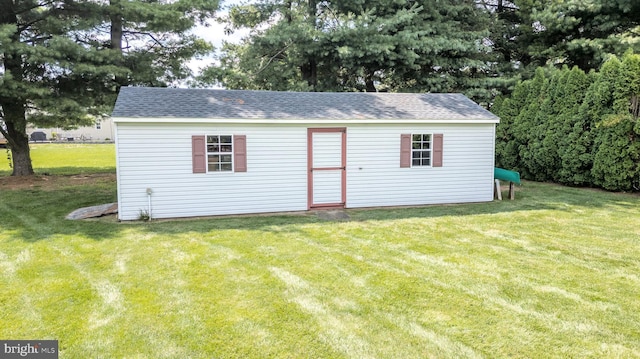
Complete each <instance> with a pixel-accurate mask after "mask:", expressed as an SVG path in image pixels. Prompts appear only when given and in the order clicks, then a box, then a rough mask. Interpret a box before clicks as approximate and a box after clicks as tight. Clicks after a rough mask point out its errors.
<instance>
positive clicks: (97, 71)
mask: <svg viewBox="0 0 640 359" xmlns="http://www.w3.org/2000/svg"><path fill="white" fill-rule="evenodd" d="M216 6H217V1H216V0H202V1H200V0H180V1H176V2H166V3H165V2H157V1H129V2H124V1H120V0H111V1H110V2H109V3H104V2H97V1H96V2H91V1H79V0H78V1H76V0H67V1H64V2H37V1H35V0H0V64H1V65H2V67H1V68H3V69H4V72H2V73H0V76H1V77H0V120H2V122H3V124H4V126H0V132H1V133H2V134H3V135H4V137H6V138H7V141H8V145H9V147H10V148H11V153H12V160H13V173H12V175H15V176H22V175H30V174H33V167H32V164H31V158H30V154H29V143H28V138H27V134H26V127H27V122H29V123H32V124H34V125H37V126H46V127H63V128H70V127H74V126H78V125H82V124H90V123H92V122H93V121H95V119H96V117H99V116H104V115H106V114H107V113H109V112H110V109H111V107H112V106H113V103H114V100H115V96H116V94H117V90H118V88H119V87H120V86H122V85H126V84H146V85H152V86H163V85H166V84H168V83H171V82H173V81H176V80H178V79H182V78H185V77H186V76H187V75H188V72H189V71H188V69H187V67H186V64H185V59H188V58H191V57H192V56H194V55H196V54H202V53H204V52H206V51H208V50H210V49H211V47H210V45H208V44H206V43H205V42H203V41H202V40H199V39H197V38H195V37H194V36H192V35H189V34H188V33H187V31H188V30H189V29H190V28H192V27H193V26H194V25H195V23H196V22H198V21H204V20H205V18H206V17H207V16H211V15H212V12H213V11H214V10H215V8H216ZM105 33H107V34H109V35H108V36H105V35H104V34H105Z"/></svg>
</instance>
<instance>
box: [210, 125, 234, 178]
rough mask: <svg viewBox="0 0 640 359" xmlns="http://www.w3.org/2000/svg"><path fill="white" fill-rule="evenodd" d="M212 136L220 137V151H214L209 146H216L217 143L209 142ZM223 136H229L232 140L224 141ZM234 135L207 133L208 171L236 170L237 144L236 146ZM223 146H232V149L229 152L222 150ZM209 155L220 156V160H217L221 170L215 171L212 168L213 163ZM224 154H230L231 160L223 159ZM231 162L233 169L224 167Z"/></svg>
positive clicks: (228, 171) (225, 171)
mask: <svg viewBox="0 0 640 359" xmlns="http://www.w3.org/2000/svg"><path fill="white" fill-rule="evenodd" d="M210 137H217V138H218V142H217V145H218V147H219V148H218V151H217V152H212V151H209V146H215V143H209V138H210ZM222 137H229V138H230V142H222ZM233 137H234V136H233V135H231V134H215V135H212V134H207V135H205V146H206V147H205V149H206V157H205V159H206V169H207V173H233V172H235V162H236V161H235V155H234V153H235V146H234V141H233ZM222 146H231V151H229V152H224V151H222ZM209 156H218V162H217V166H218V168H219V170H217V171H214V170H211V169H210V166H211V163H210V162H209ZM222 156H230V157H231V160H230V161H222ZM228 164H231V169H222V168H223V166H224V165H228Z"/></svg>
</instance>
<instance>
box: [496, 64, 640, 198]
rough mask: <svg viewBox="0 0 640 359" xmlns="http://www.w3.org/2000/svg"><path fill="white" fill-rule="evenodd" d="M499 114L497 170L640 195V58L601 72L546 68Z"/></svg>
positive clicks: (499, 105) (499, 104)
mask: <svg viewBox="0 0 640 359" xmlns="http://www.w3.org/2000/svg"><path fill="white" fill-rule="evenodd" d="M492 111H493V112H494V113H495V114H496V115H498V116H500V118H501V122H500V124H499V125H498V127H497V128H496V164H497V166H498V167H503V168H507V169H512V170H516V171H519V172H520V174H521V175H522V177H523V178H526V179H531V180H536V181H553V182H557V183H562V184H567V185H573V186H594V187H601V188H605V189H608V190H614V191H640V55H638V54H634V53H632V52H628V53H626V54H625V55H624V56H623V58H622V60H620V59H618V58H616V57H611V58H610V59H609V60H608V61H606V62H605V63H604V64H603V65H602V67H601V68H600V69H599V71H597V72H594V71H592V72H590V73H588V74H587V73H585V72H583V71H582V70H580V69H578V68H573V69H569V68H567V67H563V68H561V69H557V68H539V69H538V70H537V71H536V74H535V76H534V78H533V79H531V80H527V81H523V82H520V83H519V84H518V85H517V86H516V88H515V89H514V92H513V93H512V94H511V96H510V97H508V98H503V99H498V100H497V101H496V102H495V103H494V106H493V108H492Z"/></svg>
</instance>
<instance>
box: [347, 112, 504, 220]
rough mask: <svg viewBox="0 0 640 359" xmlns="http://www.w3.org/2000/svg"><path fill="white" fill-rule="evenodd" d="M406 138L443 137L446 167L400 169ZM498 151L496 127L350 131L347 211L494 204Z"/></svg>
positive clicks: (443, 126) (364, 129)
mask: <svg viewBox="0 0 640 359" xmlns="http://www.w3.org/2000/svg"><path fill="white" fill-rule="evenodd" d="M403 133H414V134H418V133H442V134H444V143H443V157H444V158H443V163H444V165H443V167H431V166H424V167H419V166H418V167H412V168H400V167H399V153H400V135H401V134H403ZM372 144H375V146H374V147H372ZM493 148H494V125H493V124H478V125H466V124H465V125H440V126H438V125H423V126H418V125H413V126H384V127H381V126H351V127H349V128H348V129H347V207H349V208H356V207H374V206H398V205H421V204H434V203H462V202H485V201H491V200H492V199H493V187H492V183H493V168H494V150H493ZM374 150H375V151H374ZM372 153H375V154H376V156H374V157H372V156H371V154H372Z"/></svg>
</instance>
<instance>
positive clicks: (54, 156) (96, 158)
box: [0, 143, 116, 176]
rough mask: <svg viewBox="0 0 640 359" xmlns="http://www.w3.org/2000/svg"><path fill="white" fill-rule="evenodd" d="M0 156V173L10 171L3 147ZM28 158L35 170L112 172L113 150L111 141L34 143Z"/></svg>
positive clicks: (113, 167)
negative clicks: (102, 142)
mask: <svg viewBox="0 0 640 359" xmlns="http://www.w3.org/2000/svg"><path fill="white" fill-rule="evenodd" d="M0 153H2V154H3V156H2V157H0V158H2V160H0V176H2V175H9V174H11V167H10V161H9V159H8V158H7V150H6V149H5V148H2V149H0ZM31 160H32V162H33V168H34V170H35V172H36V173H37V174H43V173H47V174H65V175H71V174H79V173H105V172H115V169H116V152H115V147H114V145H113V144H98V143H97V144H75V143H35V144H31Z"/></svg>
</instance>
